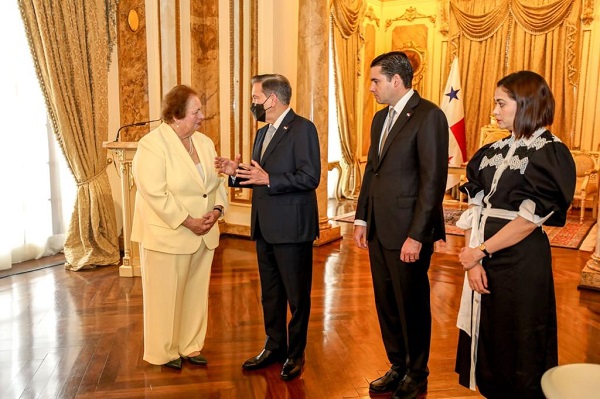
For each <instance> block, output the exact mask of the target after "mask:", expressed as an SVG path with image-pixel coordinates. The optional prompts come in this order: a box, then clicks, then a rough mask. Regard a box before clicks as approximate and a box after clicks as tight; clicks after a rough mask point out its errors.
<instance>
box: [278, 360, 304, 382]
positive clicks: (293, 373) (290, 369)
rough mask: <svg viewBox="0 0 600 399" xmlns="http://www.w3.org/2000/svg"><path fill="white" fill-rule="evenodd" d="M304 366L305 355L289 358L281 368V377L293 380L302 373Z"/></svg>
mask: <svg viewBox="0 0 600 399" xmlns="http://www.w3.org/2000/svg"><path fill="white" fill-rule="evenodd" d="M302 366H304V356H302V357H299V358H297V359H287V360H286V361H285V363H284V364H283V368H282V369H281V379H282V380H284V381H289V380H293V379H294V378H296V377H298V376H299V375H300V372H301V371H302Z"/></svg>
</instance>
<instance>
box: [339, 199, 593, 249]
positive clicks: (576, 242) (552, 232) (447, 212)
mask: <svg viewBox="0 0 600 399" xmlns="http://www.w3.org/2000/svg"><path fill="white" fill-rule="evenodd" d="M463 210H464V209H462V210H460V209H457V208H456V207H455V206H452V205H450V206H444V219H445V223H446V234H453V235H464V233H463V231H462V230H461V229H459V228H458V227H456V221H457V220H458V218H459V217H460V215H461V213H462V212H463ZM333 220H336V221H338V222H347V223H352V222H354V212H349V213H346V214H343V215H339V216H336V217H334V218H333ZM594 224H595V221H594V220H592V219H591V218H587V219H585V220H584V221H583V223H579V215H578V214H577V215H569V216H567V223H566V224H565V226H564V227H547V226H544V230H545V231H546V234H547V235H548V238H549V239H550V245H552V246H553V247H562V248H572V249H578V248H579V247H580V246H581V243H582V242H583V240H584V239H585V237H586V236H587V235H588V233H590V230H591V229H592V227H593V226H594Z"/></svg>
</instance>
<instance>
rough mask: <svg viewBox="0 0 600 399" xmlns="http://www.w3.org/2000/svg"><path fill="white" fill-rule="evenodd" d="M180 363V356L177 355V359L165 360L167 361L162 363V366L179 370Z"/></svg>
mask: <svg viewBox="0 0 600 399" xmlns="http://www.w3.org/2000/svg"><path fill="white" fill-rule="evenodd" d="M182 363H183V362H182V361H181V358H180V357H178V358H177V359H173V360H171V361H170V362H167V363H165V364H163V366H165V367H169V368H172V369H175V370H181V365H182Z"/></svg>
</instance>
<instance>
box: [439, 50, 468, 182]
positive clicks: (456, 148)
mask: <svg viewBox="0 0 600 399" xmlns="http://www.w3.org/2000/svg"><path fill="white" fill-rule="evenodd" d="M461 89H462V86H461V85H460V73H459V71H458V58H454V61H452V66H451V67H450V75H449V76H448V81H447V82H446V88H445V89H444V97H443V99H442V105H441V108H442V111H444V114H446V118H448V126H449V127H450V131H449V132H448V134H449V135H450V137H449V140H448V166H461V165H462V163H463V162H465V161H466V160H467V140H466V138H465V111H464V108H463V99H464V91H461ZM458 180H459V177H458V176H457V175H453V174H449V175H448V180H447V181H446V190H448V189H449V188H451V187H453V186H455V185H457V184H458Z"/></svg>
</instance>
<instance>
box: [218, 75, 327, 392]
mask: <svg viewBox="0 0 600 399" xmlns="http://www.w3.org/2000/svg"><path fill="white" fill-rule="evenodd" d="M291 97H292V88H291V86H290V83H289V81H288V80H287V79H286V78H285V77H284V76H282V75H277V74H269V75H258V76H254V77H253V78H252V108H251V109H252V113H253V114H254V117H255V118H256V120H258V121H260V122H267V123H268V125H265V126H264V127H262V128H261V129H259V130H258V132H257V134H256V140H255V142H254V147H253V150H252V161H251V163H250V164H245V163H241V162H240V160H241V157H240V155H238V156H237V157H236V158H235V160H230V159H227V158H221V157H218V158H217V159H216V160H215V165H216V167H217V169H219V171H220V172H222V173H226V174H228V175H230V176H232V178H230V184H232V185H234V186H240V187H251V188H252V189H253V193H252V211H251V215H252V216H251V237H252V239H253V240H255V241H256V253H257V258H258V269H259V274H260V283H261V291H262V306H263V314H264V323H265V331H266V334H267V339H266V342H265V346H264V349H263V350H262V352H261V353H259V354H258V355H257V356H254V357H252V358H250V359H248V360H246V361H245V362H244V364H243V365H242V367H243V368H244V370H255V369H260V368H263V367H266V366H268V365H270V364H272V363H274V362H276V361H283V360H285V363H284V365H283V368H282V370H281V378H282V379H284V380H290V379H293V378H295V377H297V376H298V375H299V374H300V372H301V370H302V367H303V365H304V349H305V347H306V336H307V332H308V319H309V315H310V292H311V283H312V248H313V242H314V240H315V239H316V238H317V236H318V234H319V223H318V218H319V216H318V209H317V195H316V191H315V190H316V188H317V186H318V185H319V180H320V176H321V156H320V148H319V138H318V134H317V129H316V128H315V125H314V124H313V123H312V122H311V121H309V120H308V119H306V118H303V117H301V116H299V115H297V114H296V113H294V111H293V110H292V109H291V108H290V106H289V104H290V99H291ZM288 304H289V308H290V311H291V314H292V317H291V319H290V321H289V324H287V328H286V323H287V307H288Z"/></svg>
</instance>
